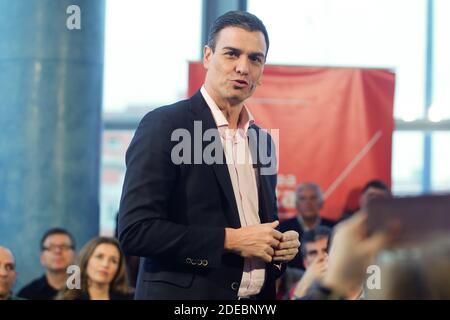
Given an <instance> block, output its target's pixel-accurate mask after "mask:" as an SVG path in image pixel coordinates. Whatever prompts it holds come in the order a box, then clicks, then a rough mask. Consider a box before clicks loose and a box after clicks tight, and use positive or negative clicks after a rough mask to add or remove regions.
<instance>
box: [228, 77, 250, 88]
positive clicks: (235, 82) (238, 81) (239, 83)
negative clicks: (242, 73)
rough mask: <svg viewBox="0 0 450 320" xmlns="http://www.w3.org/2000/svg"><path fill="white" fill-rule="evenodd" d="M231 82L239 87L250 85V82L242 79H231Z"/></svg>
mask: <svg viewBox="0 0 450 320" xmlns="http://www.w3.org/2000/svg"><path fill="white" fill-rule="evenodd" d="M231 82H232V83H233V86H235V87H238V88H245V87H247V86H248V82H247V81H245V80H241V79H235V80H231Z"/></svg>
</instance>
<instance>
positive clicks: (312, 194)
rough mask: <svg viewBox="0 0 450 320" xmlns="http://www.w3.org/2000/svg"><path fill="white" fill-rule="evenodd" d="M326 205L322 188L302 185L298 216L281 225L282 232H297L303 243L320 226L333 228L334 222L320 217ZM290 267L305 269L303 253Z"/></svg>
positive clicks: (297, 198) (297, 202)
mask: <svg viewBox="0 0 450 320" xmlns="http://www.w3.org/2000/svg"><path fill="white" fill-rule="evenodd" d="M323 204H324V200H323V194H322V190H321V189H320V187H319V186H318V185H317V184H315V183H310V182H308V183H302V184H300V185H299V186H298V187H297V191H296V208H297V215H296V216H295V217H293V218H290V219H288V220H286V221H284V222H282V223H281V224H280V231H281V232H284V231H287V230H295V231H297V232H298V234H299V239H300V242H302V238H303V234H304V233H305V232H306V231H309V230H314V229H315V228H317V227H318V226H326V227H329V228H333V226H334V222H333V221H331V220H327V219H324V218H321V217H320V210H321V209H322V207H323ZM288 266H289V267H291V268H300V269H304V265H303V261H302V257H301V253H300V252H299V253H298V254H297V256H295V258H294V259H292V260H291V261H290V262H289V263H288Z"/></svg>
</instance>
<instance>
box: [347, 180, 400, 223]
mask: <svg viewBox="0 0 450 320" xmlns="http://www.w3.org/2000/svg"><path fill="white" fill-rule="evenodd" d="M391 195H392V194H391V190H389V188H388V186H387V185H386V184H385V183H384V182H383V181H381V180H376V179H375V180H370V181H369V182H367V183H366V185H365V186H364V188H363V189H362V191H361V195H360V197H359V208H360V209H363V208H366V207H367V203H369V201H370V200H372V199H375V198H386V197H391ZM352 214H353V213H352V212H345V213H344V214H343V215H342V217H341V219H340V221H343V220H345V219H347V218H349V217H350V216H351V215H352Z"/></svg>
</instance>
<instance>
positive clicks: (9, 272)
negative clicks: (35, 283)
mask: <svg viewBox="0 0 450 320" xmlns="http://www.w3.org/2000/svg"><path fill="white" fill-rule="evenodd" d="M16 277H17V273H16V261H15V259H14V256H13V254H12V252H11V251H10V250H9V249H7V248H5V247H2V246H0V300H17V299H18V298H16V297H14V296H13V294H12V287H13V286H14V283H15V282H16Z"/></svg>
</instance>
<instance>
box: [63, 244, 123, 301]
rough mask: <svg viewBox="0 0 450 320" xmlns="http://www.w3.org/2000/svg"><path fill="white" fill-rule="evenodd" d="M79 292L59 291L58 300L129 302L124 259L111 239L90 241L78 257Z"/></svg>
mask: <svg viewBox="0 0 450 320" xmlns="http://www.w3.org/2000/svg"><path fill="white" fill-rule="evenodd" d="M78 266H79V268H80V276H81V281H80V282H81V283H80V284H81V288H80V289H69V288H67V287H66V288H65V289H63V290H62V291H61V292H60V293H59V294H58V296H57V299H59V300H129V299H132V290H131V288H130V287H129V286H128V281H127V276H126V270H125V257H124V255H123V253H122V251H121V250H120V247H119V243H118V242H117V240H116V239H114V238H109V237H97V238H94V239H92V240H90V241H89V242H88V243H87V244H86V245H85V246H84V247H83V248H82V249H81V251H80V254H79V256H78Z"/></svg>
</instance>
